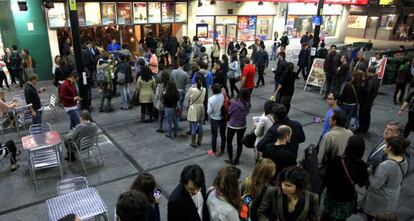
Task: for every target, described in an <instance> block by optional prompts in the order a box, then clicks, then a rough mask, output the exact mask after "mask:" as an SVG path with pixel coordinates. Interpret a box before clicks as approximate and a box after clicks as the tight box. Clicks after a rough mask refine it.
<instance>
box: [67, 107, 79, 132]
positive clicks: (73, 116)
mask: <svg viewBox="0 0 414 221" xmlns="http://www.w3.org/2000/svg"><path fill="white" fill-rule="evenodd" d="M67 113H68V115H69V119H70V129H71V130H72V129H73V128H75V127H76V125H78V124H79V123H80V116H79V109H75V110H71V111H69V112H67Z"/></svg>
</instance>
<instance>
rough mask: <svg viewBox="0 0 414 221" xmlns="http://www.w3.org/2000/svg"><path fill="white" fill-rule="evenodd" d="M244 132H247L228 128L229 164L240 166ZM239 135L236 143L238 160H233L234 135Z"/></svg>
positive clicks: (243, 129)
mask: <svg viewBox="0 0 414 221" xmlns="http://www.w3.org/2000/svg"><path fill="white" fill-rule="evenodd" d="M244 132H246V128H242V129H233V128H231V127H229V128H227V154H228V155H229V162H230V163H232V164H236V165H237V164H239V160H240V156H241V153H242V149H243V143H242V140H243V136H244ZM236 134H237V137H236V141H237V152H236V158H234V160H233V138H234V135H236Z"/></svg>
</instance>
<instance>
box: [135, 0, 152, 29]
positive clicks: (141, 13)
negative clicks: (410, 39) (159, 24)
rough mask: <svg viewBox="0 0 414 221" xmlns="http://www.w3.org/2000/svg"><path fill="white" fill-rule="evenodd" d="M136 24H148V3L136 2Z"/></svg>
mask: <svg viewBox="0 0 414 221" xmlns="http://www.w3.org/2000/svg"><path fill="white" fill-rule="evenodd" d="M133 8H134V24H146V23H147V22H148V16H147V3H146V2H134V3H133Z"/></svg>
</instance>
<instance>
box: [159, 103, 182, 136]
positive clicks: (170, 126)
mask: <svg viewBox="0 0 414 221" xmlns="http://www.w3.org/2000/svg"><path fill="white" fill-rule="evenodd" d="M164 112H165V119H166V120H167V137H170V138H175V137H176V136H177V131H178V119H177V110H176V108H175V107H166V108H165V110H164ZM160 118H162V115H161V114H160Z"/></svg>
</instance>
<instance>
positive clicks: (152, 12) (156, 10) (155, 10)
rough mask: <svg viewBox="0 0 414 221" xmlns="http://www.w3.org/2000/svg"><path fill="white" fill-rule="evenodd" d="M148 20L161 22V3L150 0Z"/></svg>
mask: <svg viewBox="0 0 414 221" xmlns="http://www.w3.org/2000/svg"><path fill="white" fill-rule="evenodd" d="M148 22H149V23H161V3H160V2H148Z"/></svg>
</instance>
